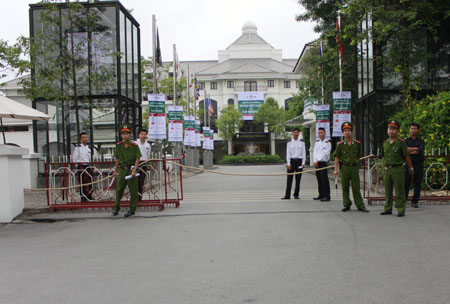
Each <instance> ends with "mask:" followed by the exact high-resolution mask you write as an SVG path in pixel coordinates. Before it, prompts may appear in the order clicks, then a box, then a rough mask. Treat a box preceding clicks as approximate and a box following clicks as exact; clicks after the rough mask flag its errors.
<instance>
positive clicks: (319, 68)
mask: <svg viewBox="0 0 450 304" xmlns="http://www.w3.org/2000/svg"><path fill="white" fill-rule="evenodd" d="M319 57H320V61H321V62H322V41H321V42H320V45H319ZM321 70H322V65H321V64H319V65H318V66H317V76H320V72H321Z"/></svg>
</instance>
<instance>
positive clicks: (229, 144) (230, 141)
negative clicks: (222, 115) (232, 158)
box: [228, 139, 233, 155]
mask: <svg viewBox="0 0 450 304" xmlns="http://www.w3.org/2000/svg"><path fill="white" fill-rule="evenodd" d="M231 154H233V140H232V139H229V140H228V155H231Z"/></svg>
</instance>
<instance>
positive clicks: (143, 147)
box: [135, 129, 152, 200]
mask: <svg viewBox="0 0 450 304" xmlns="http://www.w3.org/2000/svg"><path fill="white" fill-rule="evenodd" d="M147 134H148V132H147V130H145V129H141V130H140V131H139V138H138V139H137V140H136V141H135V143H137V145H138V147H139V150H140V151H141V158H140V161H141V162H144V161H147V160H148V159H149V156H150V152H151V150H152V149H151V146H150V144H149V143H148V142H147ZM141 168H142V170H145V167H141ZM144 181H145V174H143V172H142V171H141V174H140V176H139V182H138V197H139V200H142V191H143V190H142V186H143V185H144Z"/></svg>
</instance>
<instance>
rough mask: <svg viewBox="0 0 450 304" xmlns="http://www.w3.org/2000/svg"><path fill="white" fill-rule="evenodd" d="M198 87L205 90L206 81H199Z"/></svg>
mask: <svg viewBox="0 0 450 304" xmlns="http://www.w3.org/2000/svg"><path fill="white" fill-rule="evenodd" d="M198 87H199V89H200V90H204V89H205V83H204V82H199V83H198Z"/></svg>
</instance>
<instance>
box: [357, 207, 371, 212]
mask: <svg viewBox="0 0 450 304" xmlns="http://www.w3.org/2000/svg"><path fill="white" fill-rule="evenodd" d="M358 211H361V212H369V210H367V208H366V207H362V208H358Z"/></svg>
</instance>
